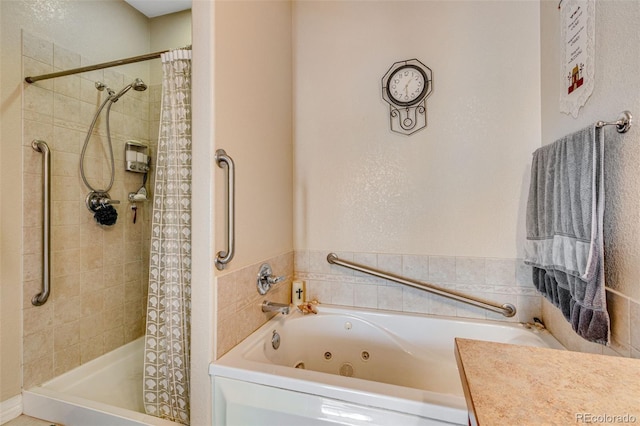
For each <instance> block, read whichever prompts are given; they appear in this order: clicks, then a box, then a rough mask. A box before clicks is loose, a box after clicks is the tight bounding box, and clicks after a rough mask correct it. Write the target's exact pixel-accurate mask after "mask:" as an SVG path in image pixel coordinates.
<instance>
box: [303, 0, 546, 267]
mask: <svg viewBox="0 0 640 426" xmlns="http://www.w3.org/2000/svg"><path fill="white" fill-rule="evenodd" d="M538 13H539V6H538V4H537V2H506V1H482V2H477V1H456V2H451V1H428V2H426V1H424V2H423V1H419V2H322V1H317V2H297V3H296V6H295V14H294V23H295V30H294V40H295V44H294V51H295V75H294V78H295V83H294V84H295V114H296V116H295V173H296V180H295V233H294V234H295V247H296V249H309V250H336V251H347V252H376V253H394V254H420V255H441V256H469V257H488V258H517V257H522V252H521V246H522V240H523V238H524V215H523V213H522V212H523V211H524V206H525V203H526V197H525V193H526V191H525V190H524V189H525V188H526V187H527V185H528V175H529V162H530V157H531V152H532V151H533V150H535V149H536V148H537V147H539V145H540V85H539V37H540V36H539V31H540V30H539V25H538ZM411 58H418V59H420V60H421V61H422V62H423V63H425V64H426V65H428V66H429V67H430V68H431V69H432V70H433V79H434V83H433V87H434V90H433V93H432V94H431V96H430V97H429V98H428V100H427V116H428V117H427V120H428V126H427V128H426V129H424V130H421V131H419V132H418V133H415V134H414V135H411V136H404V135H398V134H395V133H392V132H391V131H390V130H389V122H388V121H389V120H388V113H389V107H388V105H387V104H386V103H385V102H384V101H383V100H382V96H381V78H382V76H383V75H384V74H385V73H386V71H387V70H388V69H389V67H390V66H391V65H392V64H393V63H394V62H396V61H400V60H405V59H411Z"/></svg>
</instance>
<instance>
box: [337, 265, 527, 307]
mask: <svg viewBox="0 0 640 426" xmlns="http://www.w3.org/2000/svg"><path fill="white" fill-rule="evenodd" d="M327 262H329V263H331V264H333V265H339V266H343V267H345V268H348V269H353V270H354V271H359V272H363V273H365V274H369V275H373V276H374V277H378V278H383V279H385V280H390V281H395V282H397V283H400V284H404V285H408V286H409V287H413V288H417V289H420V290H424V291H428V292H430V293H434V294H437V295H438V296H443V297H446V298H449V299H453V300H456V301H458V302H462V303H466V304H468V305H473V306H476V307H479V308H482V309H486V310H489V311H492V312H497V313H499V314H502V315H504V316H505V317H512V316H514V315H515V314H516V307H515V306H514V305H512V304H510V303H505V304H504V305H498V304H496V303H493V302H489V301H486V300H482V299H478V298H475V297H473V296H469V295H466V294H464V293H459V292H457V291H453V290H445V289H443V288H441V287H437V286H434V285H433V284H428V283H423V282H421V281H416V280H412V279H409V278H404V277H401V276H399V275H395V274H392V273H389V272H384V271H380V270H378V269H373V268H370V267H368V266H365V265H361V264H359V263H355V262H350V261H346V260H341V259H340V258H339V257H338V255H337V254H335V253H329V254H328V255H327Z"/></svg>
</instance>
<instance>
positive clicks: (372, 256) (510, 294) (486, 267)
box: [295, 250, 542, 322]
mask: <svg viewBox="0 0 640 426" xmlns="http://www.w3.org/2000/svg"><path fill="white" fill-rule="evenodd" d="M328 254H329V251H316V250H297V251H296V252H295V278H296V279H301V280H304V281H305V282H306V286H307V298H308V299H317V300H318V301H319V302H321V303H331V304H335V305H344V306H355V307H362V308H373V309H384V310H392V311H400V312H415V313H424V314H435V315H446V316H456V317H465V318H479V319H490V320H502V321H520V322H531V321H532V319H533V317H540V316H541V314H542V302H541V297H540V296H539V295H538V294H537V292H536V290H535V289H534V288H533V287H532V286H531V285H530V284H529V283H530V279H531V278H530V277H531V268H530V267H528V266H526V265H524V263H523V262H522V260H521V259H498V258H478V257H452V256H426V255H412V254H406V255H405V254H383V253H361V252H358V253H353V252H338V253H336V254H337V255H338V257H339V258H340V259H343V260H346V261H352V262H355V263H359V264H362V265H366V266H370V267H372V268H376V269H379V270H382V271H384V272H389V273H391V274H396V275H401V276H403V277H407V278H410V279H414V280H418V281H422V282H427V283H430V284H433V285H435V286H438V287H441V288H444V289H449V290H454V291H457V292H462V293H467V294H470V295H472V296H474V297H477V298H481V299H484V300H489V301H493V302H497V303H501V304H502V303H511V304H513V305H515V306H516V308H517V314H516V316H515V317H513V318H505V317H504V316H502V315H501V314H498V313H494V312H491V311H486V310H484V309H481V308H477V307H474V306H471V305H468V304H465V303H462V302H457V301H454V300H451V299H447V298H444V297H442V296H438V295H435V294H431V293H428V292H425V291H422V290H419V289H416V288H413V287H408V286H405V285H402V284H397V283H395V282H392V281H387V280H383V279H380V278H376V277H372V276H370V275H366V274H364V273H361V272H358V271H353V270H351V269H347V268H344V267H342V266H338V265H331V264H329V263H328V262H327V255H328Z"/></svg>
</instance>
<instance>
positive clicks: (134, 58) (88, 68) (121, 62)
mask: <svg viewBox="0 0 640 426" xmlns="http://www.w3.org/2000/svg"><path fill="white" fill-rule="evenodd" d="M166 52H169V50H163V51H161V52H154V53H147V54H146V55H140V56H132V57H130V58H125V59H119V60H117V61H111V62H103V63H101V64H95V65H88V66H86V67H80V68H74V69H71V70H67V71H58V72H52V73H51V74H42V75H37V76H34V77H25V78H24V81H26V82H27V83H35V82H36V81H39V80H46V79H48V78H56V77H64V76H65V75H71V74H78V73H81V72H87V71H94V70H100V69H103V68H109V67H116V66H118V65H126V64H133V63H135V62H142V61H148V60H149V59H156V58H159V57H160V55H162V54H163V53H166Z"/></svg>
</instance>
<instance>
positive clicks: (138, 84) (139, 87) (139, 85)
mask: <svg viewBox="0 0 640 426" xmlns="http://www.w3.org/2000/svg"><path fill="white" fill-rule="evenodd" d="M131 88H133V90H136V91H138V92H144V91H145V90H147V85H146V84H145V82H144V81H142V80H141V79H139V78H136V79H135V80H133V82H132V83H130V84H127V85H126V86H124V87H123V88H122V90H120V91H119V92H118V94H116V95H115V96H114V95H113V93H111V92H109V96H110V99H111V102H118V99H120V98H121V97H122V95H124V94H125V93H127V92H128V91H129V90H130V89H131Z"/></svg>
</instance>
